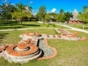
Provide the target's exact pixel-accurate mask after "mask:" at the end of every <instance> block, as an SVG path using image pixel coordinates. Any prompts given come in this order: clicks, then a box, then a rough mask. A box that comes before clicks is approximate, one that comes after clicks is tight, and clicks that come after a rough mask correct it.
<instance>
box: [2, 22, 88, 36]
mask: <svg viewBox="0 0 88 66" xmlns="http://www.w3.org/2000/svg"><path fill="white" fill-rule="evenodd" d="M55 24H56V25H59V26H64V27H66V28H70V29H71V30H75V31H80V32H84V33H87V34H88V31H87V30H83V29H79V28H74V27H70V26H68V25H63V24H58V23H55ZM29 29H56V28H54V27H52V28H51V27H38V28H20V29H4V30H0V31H15V30H29Z"/></svg>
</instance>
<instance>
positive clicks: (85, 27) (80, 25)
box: [72, 24, 88, 30]
mask: <svg viewBox="0 0 88 66" xmlns="http://www.w3.org/2000/svg"><path fill="white" fill-rule="evenodd" d="M83 25H84V29H85V30H88V24H74V25H72V27H76V28H80V29H83Z"/></svg>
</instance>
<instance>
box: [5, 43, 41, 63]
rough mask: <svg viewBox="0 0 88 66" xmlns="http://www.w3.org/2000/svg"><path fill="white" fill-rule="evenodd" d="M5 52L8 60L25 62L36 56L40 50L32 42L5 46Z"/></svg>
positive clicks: (39, 53)
mask: <svg viewBox="0 0 88 66" xmlns="http://www.w3.org/2000/svg"><path fill="white" fill-rule="evenodd" d="M5 54H6V56H7V60H8V61H10V62H20V63H25V62H28V61H29V60H33V59H36V58H38V57H39V56H40V55H41V54H42V51H41V50H40V49H39V48H38V47H37V46H35V45H34V44H16V45H11V46H9V47H7V48H6V50H5Z"/></svg>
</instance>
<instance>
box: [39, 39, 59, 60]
mask: <svg viewBox="0 0 88 66" xmlns="http://www.w3.org/2000/svg"><path fill="white" fill-rule="evenodd" d="M44 40H45V44H46V46H47V47H49V48H52V49H53V51H54V54H53V55H51V56H46V57H40V58H38V60H43V59H51V58H54V57H55V56H56V55H57V50H56V49H55V48H53V47H51V46H49V45H48V39H46V38H45V39H44Z"/></svg>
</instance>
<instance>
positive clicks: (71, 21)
mask: <svg viewBox="0 0 88 66" xmlns="http://www.w3.org/2000/svg"><path fill="white" fill-rule="evenodd" d="M68 23H69V24H83V21H80V20H69V22H68Z"/></svg>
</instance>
